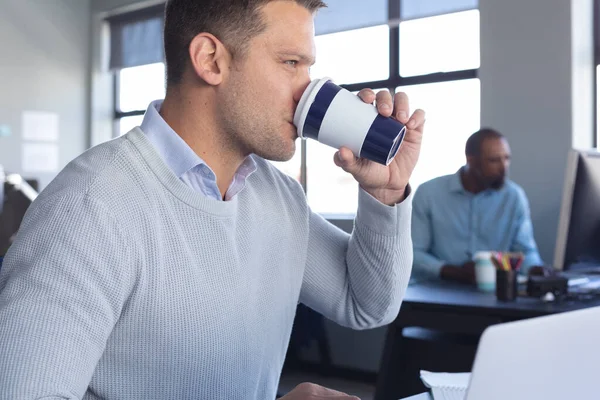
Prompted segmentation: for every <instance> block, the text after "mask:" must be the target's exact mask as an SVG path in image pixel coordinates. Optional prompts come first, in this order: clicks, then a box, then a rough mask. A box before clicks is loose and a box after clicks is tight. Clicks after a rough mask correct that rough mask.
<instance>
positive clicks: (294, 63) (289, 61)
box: [285, 60, 298, 66]
mask: <svg viewBox="0 0 600 400" xmlns="http://www.w3.org/2000/svg"><path fill="white" fill-rule="evenodd" d="M285 63H286V64H288V65H291V66H295V65H297V64H298V61H297V60H287V61H286V62H285Z"/></svg>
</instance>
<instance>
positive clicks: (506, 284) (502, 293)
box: [496, 269, 519, 301]
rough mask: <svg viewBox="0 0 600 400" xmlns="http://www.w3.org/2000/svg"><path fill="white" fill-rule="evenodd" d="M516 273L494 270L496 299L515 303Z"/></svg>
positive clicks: (516, 289) (516, 290) (517, 288)
mask: <svg viewBox="0 0 600 400" xmlns="http://www.w3.org/2000/svg"><path fill="white" fill-rule="evenodd" d="M517 273H518V272H517V271H515V270H510V271H506V270H502V269H498V270H496V297H497V298H498V300H500V301H515V300H516V298H517V292H518V290H519V287H518V286H517Z"/></svg>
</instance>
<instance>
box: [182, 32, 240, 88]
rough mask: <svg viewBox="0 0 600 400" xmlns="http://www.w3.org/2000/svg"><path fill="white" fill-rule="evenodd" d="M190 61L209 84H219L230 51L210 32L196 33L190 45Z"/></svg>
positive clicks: (199, 75) (197, 73)
mask: <svg viewBox="0 0 600 400" xmlns="http://www.w3.org/2000/svg"><path fill="white" fill-rule="evenodd" d="M189 52H190V62H191V66H192V70H193V71H194V72H195V74H196V75H197V76H198V77H199V78H200V79H202V80H203V81H204V82H206V83H207V84H209V85H218V84H220V83H221V82H222V80H223V74H224V73H225V71H226V70H227V65H228V63H229V59H230V56H229V52H228V51H227V49H226V48H225V46H224V45H223V43H222V42H221V41H220V40H219V39H217V38H216V37H215V36H213V35H211V34H210V33H200V34H198V35H196V36H195V37H194V38H193V39H192V42H191V43H190V46H189Z"/></svg>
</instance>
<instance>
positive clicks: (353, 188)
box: [306, 139, 358, 215]
mask: <svg viewBox="0 0 600 400" xmlns="http://www.w3.org/2000/svg"><path fill="white" fill-rule="evenodd" d="M336 151H337V150H336V149H334V148H333V147H329V146H326V145H324V144H321V143H319V142H316V141H314V140H312V139H307V140H306V158H307V160H306V169H307V171H306V197H307V199H308V204H309V205H310V207H311V208H312V210H313V211H314V212H317V213H320V214H329V215H331V214H336V215H339V214H351V215H354V214H355V213H356V208H357V206H358V183H356V181H355V180H354V178H353V177H352V175H350V174H348V173H346V172H345V171H344V170H342V169H341V168H339V167H337V166H336V165H335V164H334V163H333V155H334V154H335V152H336Z"/></svg>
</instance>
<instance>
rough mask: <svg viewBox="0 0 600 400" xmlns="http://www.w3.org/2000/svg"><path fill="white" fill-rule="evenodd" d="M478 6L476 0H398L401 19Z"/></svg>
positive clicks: (429, 15)
mask: <svg viewBox="0 0 600 400" xmlns="http://www.w3.org/2000/svg"><path fill="white" fill-rule="evenodd" d="M478 7H479V1H477V0H400V11H401V18H402V19H415V18H423V17H431V16H434V15H441V14H448V13H451V12H456V11H465V10H471V9H474V8H478Z"/></svg>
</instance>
